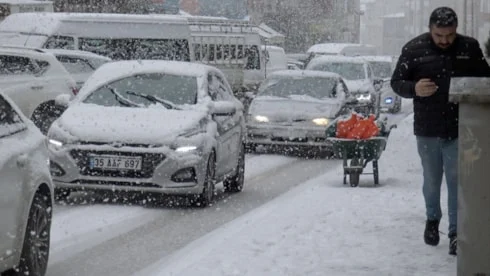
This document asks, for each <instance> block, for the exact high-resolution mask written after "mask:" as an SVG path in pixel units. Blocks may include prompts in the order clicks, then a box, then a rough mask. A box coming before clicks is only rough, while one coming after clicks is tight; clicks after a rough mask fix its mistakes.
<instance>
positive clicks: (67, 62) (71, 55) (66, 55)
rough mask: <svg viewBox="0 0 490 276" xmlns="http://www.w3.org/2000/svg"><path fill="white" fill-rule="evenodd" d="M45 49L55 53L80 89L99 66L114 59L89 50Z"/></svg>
mask: <svg viewBox="0 0 490 276" xmlns="http://www.w3.org/2000/svg"><path fill="white" fill-rule="evenodd" d="M43 51H46V52H48V53H51V54H53V55H55V57H56V58H57V59H58V61H59V62H61V64H63V66H64V67H65V69H66V70H67V71H68V73H70V74H71V76H72V77H73V79H75V81H76V83H77V89H78V90H80V89H81V88H82V86H83V84H84V83H85V81H86V80H87V79H88V78H89V77H90V75H92V73H93V72H94V71H95V70H97V68H99V67H100V66H102V65H103V64H105V63H107V62H111V61H112V60H111V59H110V58H108V57H105V56H101V55H97V54H94V53H92V52H87V51H79V50H64V49H43Z"/></svg>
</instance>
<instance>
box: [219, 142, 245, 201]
mask: <svg viewBox="0 0 490 276" xmlns="http://www.w3.org/2000/svg"><path fill="white" fill-rule="evenodd" d="M244 182H245V145H243V144H242V146H241V148H240V154H239V156H238V164H237V168H236V172H235V174H234V175H233V176H231V177H229V178H227V179H226V180H225V181H224V182H223V186H224V187H225V192H231V193H237V192H241V191H242V190H243V183H244Z"/></svg>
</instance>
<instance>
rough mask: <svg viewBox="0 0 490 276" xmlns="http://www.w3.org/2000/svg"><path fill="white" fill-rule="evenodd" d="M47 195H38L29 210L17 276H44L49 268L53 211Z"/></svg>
mask: <svg viewBox="0 0 490 276" xmlns="http://www.w3.org/2000/svg"><path fill="white" fill-rule="evenodd" d="M45 197H46V195H42V194H40V193H38V194H36V195H35V197H34V200H33V201H32V205H31V208H30V210H29V218H28V221H27V227H26V232H25V235H24V243H23V246H22V252H21V257H20V263H19V265H18V266H17V267H16V268H15V269H14V270H13V273H14V274H11V275H16V276H21V275H36V276H43V275H45V274H46V270H47V268H48V258H49V243H50V231H51V218H52V209H51V206H50V204H49V201H48V200H46V198H45Z"/></svg>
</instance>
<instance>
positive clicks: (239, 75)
mask: <svg viewBox="0 0 490 276" xmlns="http://www.w3.org/2000/svg"><path fill="white" fill-rule="evenodd" d="M0 44H9V45H12V44H14V45H26V46H29V47H35V48H48V49H67V50H83V51H88V52H93V53H95V54H99V55H102V56H107V57H109V58H111V59H112V60H135V59H158V60H177V61H190V62H196V61H197V62H201V63H205V64H209V65H213V66H215V67H217V68H219V69H221V70H222V71H223V72H224V73H225V75H226V76H227V79H228V81H229V83H231V85H232V86H233V90H234V91H237V90H253V88H254V87H258V85H259V84H260V83H261V82H262V81H263V80H264V79H265V62H264V58H263V57H262V53H261V52H260V45H261V42H260V36H259V34H258V33H256V32H255V31H253V28H252V25H251V24H250V23H247V22H245V21H237V20H235V21H234V20H227V19H221V18H211V17H209V18H208V17H193V16H181V15H168V14H165V15H162V14H151V15H148V14H145V15H135V14H103V13H22V14H12V15H10V16H8V17H7V18H6V19H5V20H4V21H3V22H1V23H0Z"/></svg>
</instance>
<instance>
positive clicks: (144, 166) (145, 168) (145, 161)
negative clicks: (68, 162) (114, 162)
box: [70, 150, 165, 178]
mask: <svg viewBox="0 0 490 276" xmlns="http://www.w3.org/2000/svg"><path fill="white" fill-rule="evenodd" d="M93 154H97V155H117V156H141V157H142V163H141V171H134V170H103V169H99V168H93V169H91V168H90V165H89V163H90V160H89V155H93ZM70 155H71V157H72V158H73V159H75V161H76V163H77V166H78V168H80V174H82V175H87V176H105V177H127V178H150V177H152V176H153V172H154V170H155V167H156V166H158V164H160V163H161V162H162V161H163V160H165V155H164V154H161V153H147V152H124V151H99V150H97V151H96V150H71V151H70Z"/></svg>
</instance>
